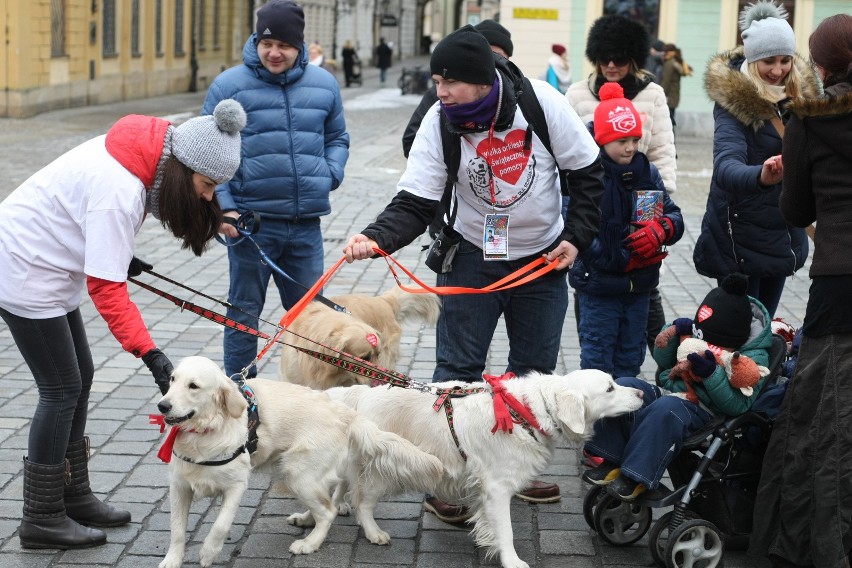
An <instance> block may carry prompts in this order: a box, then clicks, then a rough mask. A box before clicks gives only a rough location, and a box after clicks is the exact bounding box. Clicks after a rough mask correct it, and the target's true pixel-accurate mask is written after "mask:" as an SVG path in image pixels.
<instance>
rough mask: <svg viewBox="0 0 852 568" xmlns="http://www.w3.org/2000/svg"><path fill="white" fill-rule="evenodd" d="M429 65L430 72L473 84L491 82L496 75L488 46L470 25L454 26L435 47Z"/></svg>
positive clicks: (492, 82)
mask: <svg viewBox="0 0 852 568" xmlns="http://www.w3.org/2000/svg"><path fill="white" fill-rule="evenodd" d="M429 66H430V68H431V70H432V75H440V76H441V77H443V78H444V79H455V80H456V81H464V82H465V83H472V84H474V85H493V84H494V79H496V77H497V75H496V74H497V70H496V69H495V67H494V54H493V52H492V51H491V45H490V44H489V43H488V40H487V39H485V36H483V35H482V34H481V33H479V32H478V31H476V29H475V28H474V27H473V26H471V25H470V24H468V25H466V26H464V27H462V28H459V29H457V30H456V31H454V32H453V33H451V34H450V35H448V36H447V37H445V38H444V39H442V40H441V41H440V42H439V43H438V45H436V46H435V50H434V51H433V52H432V59H431V60H430V62H429Z"/></svg>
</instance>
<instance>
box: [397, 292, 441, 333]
mask: <svg viewBox="0 0 852 568" xmlns="http://www.w3.org/2000/svg"><path fill="white" fill-rule="evenodd" d="M383 296H385V297H386V298H388V299H389V300H391V301H396V302H397V303H398V304H399V309H398V310H397V312H396V321H397V322H399V324H400V325H405V324H407V323H425V324H428V325H435V323H436V322H437V321H438V316H439V315H441V299H440V298H438V296H437V295H435V294H410V293H408V292H406V291H404V290H403V289H402V288H400V287H399V286H394V287H393V288H391V289H390V290H388V291H387V292H385V293H384V294H383Z"/></svg>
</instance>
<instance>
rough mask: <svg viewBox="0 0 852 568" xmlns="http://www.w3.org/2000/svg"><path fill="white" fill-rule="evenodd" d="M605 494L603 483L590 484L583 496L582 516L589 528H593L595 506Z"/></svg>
mask: <svg viewBox="0 0 852 568" xmlns="http://www.w3.org/2000/svg"><path fill="white" fill-rule="evenodd" d="M605 495H606V487H604V486H603V485H592V487H591V488H589V490H588V491H587V492H586V496H585V497H583V518H584V519H585V520H586V524H587V525H589V528H590V529H594V528H595V507H596V506H597V504H598V503H600V502H601V499H603V498H604V496H605Z"/></svg>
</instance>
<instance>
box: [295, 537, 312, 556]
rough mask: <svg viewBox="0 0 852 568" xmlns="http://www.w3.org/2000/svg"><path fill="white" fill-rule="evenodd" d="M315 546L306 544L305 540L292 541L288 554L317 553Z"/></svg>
mask: <svg viewBox="0 0 852 568" xmlns="http://www.w3.org/2000/svg"><path fill="white" fill-rule="evenodd" d="M317 548H318V547H316V546H314V545H312V544H310V543H308V542H307V539H304V538H303V539H302V540H297V541H294V542H293V544H291V545H290V552H292V553H293V554H310V553H311V552H316V551H317Z"/></svg>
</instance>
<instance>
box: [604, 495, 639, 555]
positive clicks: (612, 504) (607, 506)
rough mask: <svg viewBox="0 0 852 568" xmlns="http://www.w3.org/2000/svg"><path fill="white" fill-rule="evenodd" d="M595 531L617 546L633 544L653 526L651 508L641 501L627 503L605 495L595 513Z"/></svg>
mask: <svg viewBox="0 0 852 568" xmlns="http://www.w3.org/2000/svg"><path fill="white" fill-rule="evenodd" d="M593 518H594V523H595V531H597V533H598V535H600V537H601V538H602V539H603V540H605V541H606V542H608V543H609V544H612V545H615V546H626V545H628V544H633V543H634V542H636V541H637V540H639V539H640V538H642V537H643V536H645V533H646V532H648V529H649V528H650V526H651V509H650V507H647V506H645V505H642V504H641V503H627V502H624V501H622V500H621V499H618V498H616V497H613V496H612V495H608V494H607V495H604V496H603V497H602V498H601V499H600V501H599V502H598V504H597V506H595V512H594V515H593Z"/></svg>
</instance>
